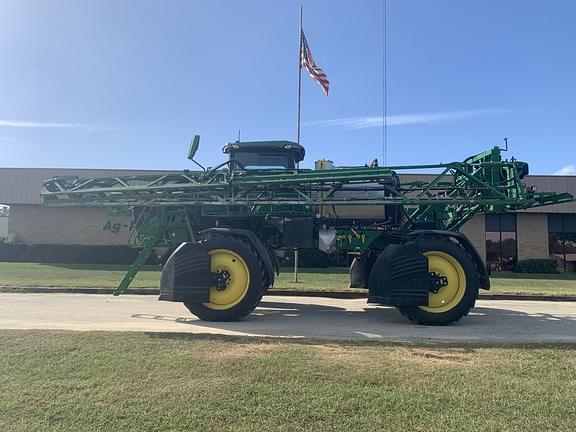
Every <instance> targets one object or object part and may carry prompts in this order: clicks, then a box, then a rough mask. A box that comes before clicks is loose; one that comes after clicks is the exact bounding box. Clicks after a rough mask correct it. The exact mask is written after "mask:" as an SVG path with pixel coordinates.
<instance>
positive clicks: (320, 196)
mask: <svg viewBox="0 0 576 432" xmlns="http://www.w3.org/2000/svg"><path fill="white" fill-rule="evenodd" d="M198 144H199V138H198V137H197V136H196V137H195V138H194V140H193V142H192V145H191V147H190V152H189V159H191V160H192V161H194V155H195V153H196V151H197V149H198ZM223 151H224V153H225V154H227V155H228V160H226V161H225V162H223V163H222V164H220V165H218V166H216V167H214V168H209V169H204V168H203V167H202V166H201V165H199V164H198V163H197V162H195V161H194V162H195V163H196V164H197V165H198V166H200V167H201V168H202V170H201V171H200V170H197V171H188V170H184V171H182V172H180V173H177V174H175V173H166V174H163V175H144V176H128V177H103V178H90V179H82V178H76V177H57V178H53V179H51V180H48V181H46V182H45V183H44V185H43V188H42V197H43V201H44V203H45V204H46V205H50V206H104V207H117V206H126V207H130V208H131V209H132V214H133V218H134V223H133V226H134V228H133V232H132V240H133V241H134V243H135V244H136V245H138V246H139V247H140V254H139V256H138V258H137V260H136V262H135V263H134V264H133V265H132V267H131V268H130V270H129V271H128V273H127V274H126V276H125V277H124V279H123V280H122V282H121V283H120V286H119V287H118V289H117V290H116V291H115V294H116V295H119V294H122V293H124V292H125V291H126V289H127V288H128V286H129V284H130V282H131V281H132V280H133V279H134V277H135V275H136V273H137V272H138V271H139V269H140V268H141V267H142V265H143V264H144V262H145V261H146V258H147V257H148V256H149V255H150V254H151V253H152V251H153V250H154V248H155V247H160V246H162V247H172V248H174V251H173V252H172V254H171V255H170V257H169V258H168V260H167V261H166V264H165V265H164V268H163V271H162V276H161V282H160V300H166V301H175V302H183V303H184V304H185V305H186V307H187V308H188V309H189V310H190V311H191V312H192V313H193V314H194V315H196V316H198V317H199V318H201V319H205V320H210V321H229V320H236V319H239V318H242V317H244V316H246V315H248V314H250V313H251V312H252V311H253V310H254V308H255V307H256V306H257V305H258V303H259V302H260V300H261V298H262V296H263V295H264V293H266V291H267V290H268V288H269V287H271V286H272V285H273V284H274V277H275V275H276V274H277V272H278V267H279V266H278V258H277V253H276V251H277V250H282V249H305V248H319V249H321V250H323V251H324V252H326V253H333V252H336V251H337V250H344V251H347V252H348V253H350V254H353V255H354V256H355V257H354V260H353V262H352V265H351V268H350V286H351V287H354V288H365V289H366V290H368V302H369V303H375V304H384V305H392V306H395V307H396V308H398V310H399V311H400V312H401V313H402V314H403V315H405V316H406V317H407V318H409V319H410V320H413V321H415V322H418V323H421V324H436V325H439V324H449V323H452V322H454V321H457V320H458V319H460V318H462V317H463V316H465V315H466V314H468V312H469V311H470V310H471V309H472V308H473V307H474V303H475V301H476V298H477V296H478V291H479V289H489V288H490V280H489V277H488V272H487V269H486V266H485V264H484V262H483V260H482V258H481V257H480V255H479V254H478V252H477V251H476V249H475V248H474V246H473V245H472V243H471V242H470V241H469V240H468V238H466V236H464V235H463V234H462V233H459V232H458V229H459V228H460V227H461V226H462V225H463V224H464V223H465V222H467V221H468V220H470V219H471V218H472V217H473V216H474V215H475V214H478V213H492V212H504V211H513V210H522V209H527V208H531V207H536V206H544V205H549V204H557V203H561V202H566V201H571V200H572V196H571V195H569V194H556V193H546V192H540V191H535V190H533V189H531V188H529V187H526V186H525V185H524V184H523V183H522V179H523V177H524V176H525V175H527V174H528V165H527V164H526V163H525V162H520V161H517V160H515V159H511V160H504V159H502V156H501V152H502V149H500V148H499V147H494V148H493V149H492V150H489V151H486V152H484V153H481V154H478V155H476V156H472V157H470V158H468V159H466V160H465V161H463V162H453V163H447V164H438V165H420V166H397V167H378V166H377V163H372V164H371V165H370V166H364V167H346V168H333V167H332V166H331V165H330V164H328V163H326V161H319V162H318V163H317V168H319V169H315V170H311V169H298V168H297V167H298V163H299V162H300V161H302V160H303V159H304V154H305V151H304V148H303V147H302V146H301V145H299V144H297V143H294V142H290V141H262V142H234V143H230V144H227V145H225V146H224V148H223ZM325 168H329V169H325ZM403 170H411V171H412V172H413V171H414V170H421V171H424V172H428V173H429V172H436V174H431V175H429V176H426V178H427V180H426V181H422V180H419V181H411V182H402V183H401V182H400V179H399V177H398V175H397V173H398V172H401V171H403ZM366 214H369V215H370V216H369V217H367V216H365V215H366ZM363 215H364V216H363Z"/></svg>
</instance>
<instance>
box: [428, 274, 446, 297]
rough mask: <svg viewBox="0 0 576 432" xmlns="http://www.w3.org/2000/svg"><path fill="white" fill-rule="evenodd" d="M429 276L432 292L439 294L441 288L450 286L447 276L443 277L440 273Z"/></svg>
mask: <svg viewBox="0 0 576 432" xmlns="http://www.w3.org/2000/svg"><path fill="white" fill-rule="evenodd" d="M428 276H429V277H430V292H431V293H435V294H436V293H437V292H438V291H440V288H442V287H445V286H448V278H447V277H446V276H442V275H441V274H440V273H436V272H433V271H432V272H429V273H428Z"/></svg>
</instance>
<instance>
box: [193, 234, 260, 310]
mask: <svg viewBox="0 0 576 432" xmlns="http://www.w3.org/2000/svg"><path fill="white" fill-rule="evenodd" d="M206 246H207V248H208V254H209V255H210V263H211V264H210V271H211V272H212V273H219V272H220V273H221V272H225V274H226V275H227V276H226V286H225V287H224V288H220V289H218V288H217V287H215V286H214V287H210V302H208V303H188V302H184V305H185V306H186V307H187V308H188V310H189V311H190V312H192V313H193V314H194V315H196V316H197V317H198V318H200V319H203V320H206V321H235V320H238V319H240V318H243V317H245V316H247V315H249V314H250V313H251V312H252V311H253V310H254V309H255V308H256V306H257V305H258V303H259V302H260V300H261V299H262V295H263V294H264V290H263V285H264V284H265V281H266V276H265V272H264V263H263V262H262V259H261V258H260V256H259V255H258V253H257V252H256V250H255V249H254V248H253V247H252V246H251V245H250V244H249V243H248V242H246V241H244V240H242V239H241V238H239V237H235V236H213V237H210V238H209V239H208V240H207V241H206Z"/></svg>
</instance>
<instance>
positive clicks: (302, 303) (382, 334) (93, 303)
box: [0, 294, 576, 343]
mask: <svg viewBox="0 0 576 432" xmlns="http://www.w3.org/2000/svg"><path fill="white" fill-rule="evenodd" d="M0 329H52V330H79V331H97V330H99V331H144V332H187V333H211V334H223V335H242V336H271V337H286V338H317V339H329V340H334V339H345V340H379V341H407V342H431V343H466V342H473V343H576V304H575V303H570V302H540V301H503V300H499V301H490V300H481V301H478V302H477V307H476V308H475V309H474V310H473V311H472V313H471V314H470V315H469V316H468V317H466V318H464V319H462V320H461V321H459V322H458V323H456V324H453V325H450V326H445V327H429V326H421V325H416V324H413V323H411V322H409V321H408V320H406V319H405V318H404V317H402V316H401V315H400V314H399V313H398V312H397V311H396V309H394V308H390V307H383V306H372V305H367V304H366V301H365V300H364V299H352V300H350V299H330V298H317V297H282V296H266V297H265V298H264V299H263V301H262V303H261V304H260V306H259V307H258V308H257V309H256V311H254V313H252V314H251V315H250V316H249V317H247V318H245V319H244V320H242V321H240V322H232V323H211V322H205V321H201V320H199V319H197V318H196V317H194V316H193V315H192V314H191V313H190V312H189V311H188V310H187V309H186V308H185V307H184V305H182V304H181V303H169V302H161V301H158V300H156V298H154V297H151V296H135V295H125V296H120V297H112V296H106V295H92V294H0Z"/></svg>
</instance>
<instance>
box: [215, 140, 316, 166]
mask: <svg viewBox="0 0 576 432" xmlns="http://www.w3.org/2000/svg"><path fill="white" fill-rule="evenodd" d="M222 152H223V153H227V154H229V155H230V162H231V167H232V169H241V170H293V169H296V167H297V164H298V163H299V162H300V161H302V160H303V159H304V155H305V153H306V152H305V150H304V147H302V146H301V145H300V144H298V143H295V142H292V141H245V142H241V141H236V142H233V143H229V144H226V145H225V146H224V147H223V148H222Z"/></svg>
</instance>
